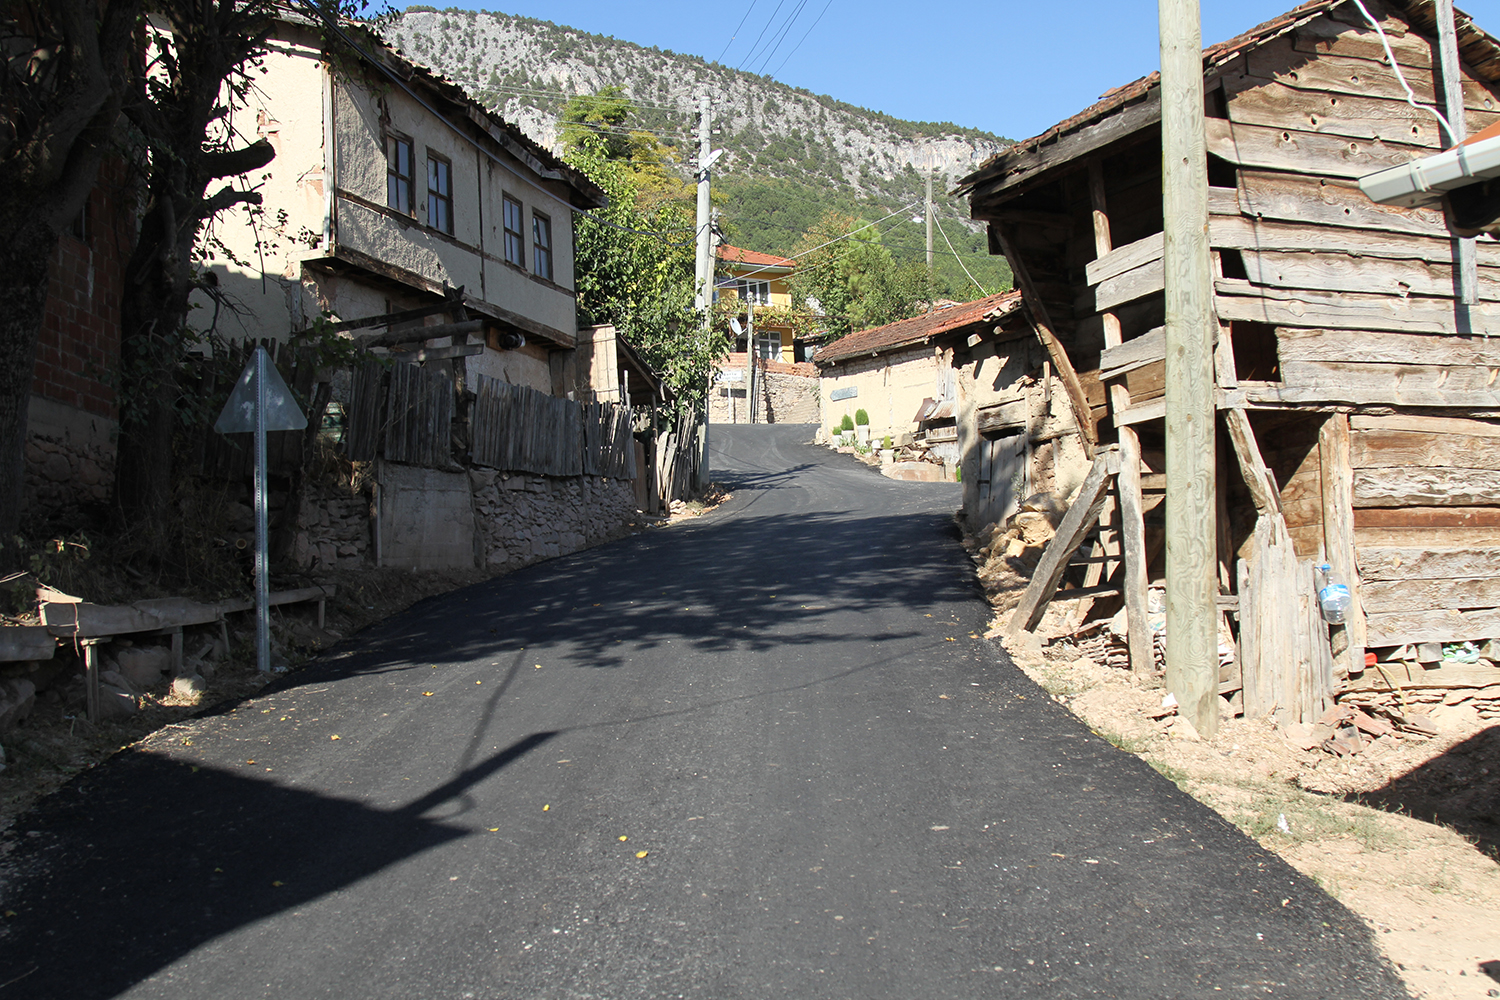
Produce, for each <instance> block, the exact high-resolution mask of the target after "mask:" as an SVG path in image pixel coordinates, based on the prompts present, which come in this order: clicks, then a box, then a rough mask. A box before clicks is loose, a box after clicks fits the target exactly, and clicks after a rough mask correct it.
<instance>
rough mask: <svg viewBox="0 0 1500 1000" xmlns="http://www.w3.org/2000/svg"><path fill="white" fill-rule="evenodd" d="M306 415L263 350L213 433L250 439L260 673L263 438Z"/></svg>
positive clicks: (266, 579) (265, 635) (266, 585)
mask: <svg viewBox="0 0 1500 1000" xmlns="http://www.w3.org/2000/svg"><path fill="white" fill-rule="evenodd" d="M306 426H307V417H306V416H304V415H303V413H302V410H301V409H300V408H299V407H298V406H297V403H296V400H295V399H293V398H292V391H291V390H290V389H288V388H287V384H286V382H285V381H284V380H283V379H282V377H281V373H280V372H278V371H277V370H276V366H275V365H273V364H272V363H271V358H270V356H269V355H267V354H266V349H265V348H264V347H257V348H256V349H255V354H254V355H252V356H251V358H250V360H249V361H248V362H246V363H245V370H244V371H243V372H241V373H240V379H239V381H238V382H236V383H235V386H234V391H233V392H231V393H230V394H229V400H228V402H226V403H225V404H224V410H223V412H221V413H220V414H219V419H218V420H216V421H214V430H216V431H218V432H219V433H220V434H236V433H244V432H246V431H249V432H250V433H252V434H254V435H255V664H256V667H257V668H259V669H260V671H261V672H262V673H269V672H270V670H271V554H270V533H269V531H268V530H267V524H268V522H269V520H270V517H269V513H270V512H269V508H270V502H269V500H270V498H269V494H268V492H267V489H266V434H267V432H269V431H300V430H302V429H303V428H305V427H306Z"/></svg>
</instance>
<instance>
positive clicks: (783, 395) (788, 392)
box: [761, 372, 819, 424]
mask: <svg viewBox="0 0 1500 1000" xmlns="http://www.w3.org/2000/svg"><path fill="white" fill-rule="evenodd" d="M761 385H763V386H764V387H765V393H764V394H763V395H762V396H761V408H762V409H761V411H762V412H763V413H765V415H766V422H767V423H771V424H815V423H817V422H818V417H819V402H818V380H817V378H816V377H808V376H806V375H794V374H790V373H786V372H766V373H765V379H764V380H763V381H762V382H761Z"/></svg>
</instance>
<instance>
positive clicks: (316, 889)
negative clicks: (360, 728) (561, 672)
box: [0, 732, 556, 1000]
mask: <svg viewBox="0 0 1500 1000" xmlns="http://www.w3.org/2000/svg"><path fill="white" fill-rule="evenodd" d="M555 735H556V734H555V733H550V732H540V733H533V734H532V735H530V736H527V737H525V738H524V739H521V740H518V741H516V742H515V743H512V744H511V745H510V746H508V747H506V748H505V749H503V750H501V751H499V752H497V753H495V754H493V755H491V756H489V757H486V758H485V759H483V760H481V761H478V762H477V763H474V764H471V765H469V766H468V767H466V768H465V769H464V770H462V771H460V772H459V773H458V774H457V775H455V776H454V777H453V778H452V779H451V780H449V781H447V782H445V783H444V784H442V785H440V786H439V787H437V788H434V789H433V790H432V791H430V792H428V793H427V794H425V795H423V796H422V797H421V798H418V799H416V800H414V801H412V802H410V803H408V804H407V805H405V806H402V807H400V808H397V809H391V810H384V809H377V808H372V807H370V806H368V805H363V804H361V803H358V802H352V801H347V800H343V799H337V798H332V797H328V796H323V795H316V794H312V793H309V792H304V791H299V790H297V789H295V788H289V787H287V786H285V785H283V784H277V783H273V782H272V781H269V780H266V779H263V778H260V777H251V776H250V775H251V774H253V773H254V771H255V768H254V767H253V766H251V767H247V768H246V769H245V771H244V772H243V773H239V772H233V771H228V770H223V769H219V768H212V767H197V766H193V765H190V764H188V763H184V762H179V761H173V760H171V759H169V758H167V757H164V756H162V755H160V754H154V753H149V752H145V751H141V750H129V751H126V752H124V753H122V754H120V755H119V756H117V757H116V758H114V759H113V760H111V761H110V764H109V766H108V767H106V768H101V769H100V770H99V771H97V772H95V773H94V774H92V775H89V776H86V777H84V778H81V779H80V780H78V781H76V782H74V783H73V784H71V785H69V786H68V787H67V788H66V789H64V790H63V791H62V792H60V793H59V794H57V795H56V796H54V797H52V798H51V799H49V800H48V801H47V802H46V803H45V804H44V805H43V806H42V808H41V809H39V810H38V811H37V812H36V813H34V814H32V815H31V816H30V817H29V818H28V819H29V822H27V823H26V825H25V828H24V833H25V836H26V841H27V842H26V844H25V848H26V849H25V850H24V851H17V852H15V853H14V854H12V856H11V857H10V858H9V859H7V861H8V866H9V867H11V868H12V870H11V871H9V872H5V871H3V869H0V875H3V876H4V878H5V880H6V881H7V882H9V883H10V884H9V885H8V886H6V885H3V884H0V888H3V889H5V891H4V892H3V893H0V899H3V900H4V902H3V904H0V913H3V914H4V918H5V919H4V920H3V921H0V997H4V996H18V997H20V996H25V997H47V998H59V1000H61V998H67V1000H104V998H107V997H113V996H116V995H118V994H119V993H121V992H123V991H124V990H125V989H127V988H128V987H130V986H132V985H134V984H136V983H138V982H140V981H141V980H143V979H145V978H147V977H149V976H151V975H152V974H153V973H155V972H156V971H157V970H159V969H161V968H163V967H165V966H167V965H168V964H170V963H171V962H173V961H174V960H176V959H177V958H180V957H181V956H183V955H185V954H187V953H188V952H190V951H192V950H193V949H195V948H198V947H200V946H201V945H203V944H205V943H207V942H209V941H212V940H213V939H215V938H217V937H219V936H220V935H223V934H227V933H229V932H230V931H233V930H235V929H236V928H239V927H242V926H244V925H246V924H249V923H252V922H254V921H257V920H261V919H263V918H266V917H269V916H271V915H273V914H277V913H281V912H283V911H286V910H291V909H295V908H296V907H298V906H300V905H303V904H305V903H308V902H310V901H311V900H314V899H317V898H318V897H320V896H324V895H326V894H328V893H331V892H335V891H337V890H339V889H342V888H344V887H346V886H349V885H351V884H353V883H355V882H358V881H360V880H361V879H364V878H367V877H369V876H371V875H373V874H375V873H376V872H379V871H380V870H382V869H384V868H386V867H388V866H390V865H393V864H395V863H397V862H400V861H403V860H405V859H408V858H411V857H414V856H416V855H418V854H421V853H423V852H425V851H428V850H431V849H432V848H434V847H438V846H440V845H441V844H444V843H447V842H448V841H450V840H453V839H456V838H458V837H462V836H465V835H466V834H467V831H465V830H462V829H459V828H457V827H454V826H450V825H446V824H445V823H443V822H439V821H436V820H433V819H429V818H424V817H425V814H426V813H429V812H432V811H433V810H434V809H437V808H438V807H440V806H444V805H446V804H448V803H450V802H451V801H453V800H454V799H456V798H459V797H460V796H462V795H464V794H465V792H466V791H467V790H468V789H469V788H471V787H473V786H474V785H476V784H478V783H479V782H481V781H483V780H484V779H486V778H488V777H489V776H491V775H493V774H495V773H496V772H498V771H500V770H501V769H502V768H504V767H506V766H507V765H509V764H511V763H512V762H514V761H516V760H517V759H519V758H521V757H523V756H524V755H526V754H527V753H529V752H530V751H532V750H534V749H536V748H537V747H539V746H541V745H543V744H544V743H546V742H547V741H548V740H550V739H552V738H553V736H555ZM143 812H144V813H145V815H142V814H143ZM309 830H314V831H317V837H316V838H308V837H307V832H308V831H309ZM84 844H87V847H86V849H85V850H83V851H82V852H81V853H80V850H79V849H80V847H82V846H83V845H84ZM288 844H299V845H307V844H313V845H315V846H314V847H313V848H311V849H306V848H305V847H299V849H298V850H297V851H296V852H291V851H289V850H288V849H287V845H288ZM38 845H39V846H38ZM54 850H56V851H57V852H58V853H59V854H60V855H61V856H51V855H53V852H54ZM23 857H24V864H25V866H26V870H24V871H16V870H14V869H15V867H16V865H17V863H18V861H20V859H21V858H23ZM35 873H44V874H40V875H37V874H35Z"/></svg>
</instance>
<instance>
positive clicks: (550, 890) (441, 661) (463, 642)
mask: <svg viewBox="0 0 1500 1000" xmlns="http://www.w3.org/2000/svg"><path fill="white" fill-rule="evenodd" d="M712 434H713V439H712V440H713V468H714V478H715V479H716V480H717V481H720V482H723V483H725V484H726V485H728V486H729V487H730V489H731V490H732V491H733V493H734V496H733V499H732V500H731V501H730V502H729V503H728V504H726V505H725V506H724V507H722V508H721V509H720V510H718V511H717V512H715V513H713V514H710V515H708V516H705V517H703V518H701V519H699V520H696V521H693V522H690V523H686V524H683V525H679V526H676V527H673V528H670V529H664V530H655V531H651V532H648V533H646V534H644V535H639V536H636V537H633V538H631V539H628V540H626V541H624V542H620V543H616V544H612V545H608V546H605V547H602V548H597V549H593V550H589V551H585V552H581V553H578V554H576V555H574V556H571V557H567V558H563V559H559V560H554V561H552V562H549V563H545V564H542V565H538V566H535V567H532V568H530V569H527V570H524V571H521V572H518V573H515V574H513V575H510V576H508V577H505V578H502V579H498V580H495V581H493V582H490V583H487V584H483V585H480V586H477V587H473V588H471V589H468V590H465V591H460V592H458V593H454V594H450V595H447V596H444V597H439V598H435V599H432V600H428V601H426V602H423V603H422V604H419V605H418V606H416V607H414V608H412V609H411V610H410V611H408V612H406V613H405V614H402V615H399V616H397V617H395V618H393V619H391V620H389V621H386V622H384V623H383V624H381V625H380V626H377V627H376V628H373V629H371V630H368V631H366V632H365V633H362V634H361V635H359V636H357V637H355V638H354V639H353V640H350V641H348V642H346V643H344V644H342V645H341V646H340V647H338V648H337V649H336V650H334V651H333V652H332V653H331V654H329V655H327V656H326V657H324V658H323V659H322V660H320V661H318V662H316V663H314V664H312V665H311V666H309V667H308V668H306V669H304V670H302V671H300V672H298V673H296V674H294V675H292V676H291V677H290V678H289V679H287V680H286V681H284V682H283V683H281V684H279V685H276V686H274V687H272V688H269V689H267V690H266V691H264V692H262V693H261V694H260V695H258V696H256V697H255V698H253V699H252V700H250V701H248V702H246V703H243V704H241V705H239V706H238V707H237V708H235V709H234V710H232V711H224V712H221V713H218V714H215V715H212V716H210V717H207V718H202V719H198V720H195V721H193V722H192V723H190V724H188V725H185V726H179V727H174V728H169V729H167V730H165V731H163V732H161V733H159V734H158V735H157V736H156V737H154V738H152V739H151V740H149V741H147V743H146V744H145V745H144V746H143V747H140V748H136V749H132V750H129V751H126V752H124V753H121V754H119V755H118V756H116V757H115V758H114V759H112V760H111V761H109V762H108V763H107V764H105V765H104V766H102V767H100V768H98V769H96V770H94V771H92V772H90V773H88V774H86V775H85V776H83V777H82V778H80V779H79V780H78V781H76V782H74V783H73V784H72V785H70V786H68V787H67V788H66V789H64V791H63V792H61V793H60V794H58V795H57V796H55V797H54V798H53V799H51V800H49V801H47V802H45V803H44V804H43V806H42V808H41V809H40V810H38V811H37V812H36V813H34V814H32V815H31V816H29V817H27V818H25V819H23V820H22V822H21V824H20V826H19V828H18V829H17V830H16V831H15V839H16V843H15V846H14V848H13V849H12V850H11V851H10V853H9V854H8V855H6V856H4V857H0V912H4V914H5V918H4V920H3V921H0V984H3V985H0V998H9V997H27V998H56V1000H103V998H106V997H115V996H126V997H142V998H144V997H163V998H165V997H171V998H209V997H213V998H259V997H276V998H311V997H331V998H341V1000H352V998H363V997H372V998H373V997H379V998H386V997H389V998H400V1000H422V998H434V1000H437V998H442V1000H456V998H470V997H472V998H517V1000H520V998H527V1000H530V998H538V1000H542V998H558V1000H565V998H567V1000H571V998H584V997H589V998H604V1000H637V998H656V997H690V998H699V1000H740V998H743V1000H767V998H795V1000H811V998H823V997H827V998H851V1000H867V998H900V1000H937V998H950V997H952V998H958V997H962V998H979V997H985V998H989V997H1035V998H1057V997H1085V996H1088V997H1092V996H1108V997H1138V998H1167V997H1208V996H1218V995H1223V996H1236V997H1250V996H1272V997H1306V998H1316V1000H1333V998H1339V997H1358V998H1360V1000H1376V998H1383V997H1395V996H1402V995H1404V994H1403V993H1402V990H1401V988H1400V986H1399V984H1398V981H1397V980H1396V979H1395V978H1394V977H1393V976H1392V975H1391V974H1390V973H1388V972H1387V971H1386V970H1385V969H1384V968H1383V967H1382V965H1381V963H1380V960H1379V959H1378V958H1377V955H1376V951H1375V949H1374V947H1373V945H1372V943H1371V940H1370V935H1369V932H1368V931H1367V930H1366V929H1365V928H1364V927H1363V925H1361V924H1360V923H1359V922H1358V921H1357V920H1356V919H1355V918H1354V917H1353V916H1352V915H1351V914H1350V913H1349V912H1348V911H1346V910H1345V909H1344V908H1343V907H1342V906H1340V905H1339V904H1338V903H1336V902H1334V901H1333V900H1332V899H1331V898H1330V897H1328V896H1327V895H1325V894H1324V893H1323V892H1322V891H1321V890H1320V889H1319V888H1318V887H1317V886H1316V885H1314V884H1313V883H1311V882H1310V881H1308V880H1307V879H1305V878H1304V877H1302V876H1301V875H1299V874H1297V873H1296V872H1295V871H1293V870H1292V869H1291V868H1289V867H1288V866H1287V865H1286V864H1284V863H1283V862H1282V861H1280V860H1279V859H1278V858H1277V857H1276V856H1274V855H1272V854H1270V853H1268V852H1266V851H1264V850H1262V849H1260V848H1259V847H1258V846H1257V845H1256V844H1255V843H1254V842H1252V841H1251V840H1249V839H1247V838H1245V837H1244V836H1242V835H1241V834H1240V833H1239V832H1237V831H1236V830H1235V829H1234V828H1232V827H1231V826H1230V825H1229V824H1227V823H1226V822H1224V821H1222V820H1221V819H1219V818H1218V816H1216V815H1215V814H1213V813H1211V812H1209V811H1208V810H1207V809H1206V808H1205V807H1203V806H1201V805H1199V804H1198V803H1196V802H1194V801H1193V800H1192V799H1190V798H1189V797H1188V796H1187V795H1185V794H1183V793H1181V792H1179V791H1178V789H1177V788H1176V787H1175V786H1174V785H1173V784H1172V783H1171V782H1169V781H1168V780H1166V779H1165V778H1163V777H1161V776H1159V775H1158V774H1156V773H1155V772H1154V771H1152V770H1151V769H1150V768H1149V767H1147V766H1146V765H1145V764H1143V763H1141V762H1140V761H1139V760H1138V759H1137V758H1135V757H1134V756H1132V755H1130V754H1127V753H1124V752H1122V751H1120V750H1117V749H1116V748H1114V747H1113V746H1111V745H1110V744H1109V743H1107V742H1106V741H1105V740H1104V739H1102V738H1101V737H1099V736H1096V735H1094V734H1093V733H1091V732H1089V731H1088V730H1087V729H1086V728H1085V727H1084V726H1083V725H1082V724H1081V723H1080V722H1078V721H1077V720H1076V719H1074V718H1073V716H1071V715H1070V714H1069V713H1068V712H1067V711H1066V710H1065V709H1064V708H1062V707H1061V706H1059V705H1057V704H1055V703H1054V702H1053V701H1051V700H1050V699H1049V698H1048V696H1047V695H1046V694H1045V693H1044V692H1043V691H1042V690H1041V689H1039V688H1038V687H1036V686H1035V685H1034V684H1033V683H1032V682H1030V681H1029V680H1027V679H1026V678H1025V677H1024V676H1023V675H1022V674H1021V673H1020V672H1019V671H1018V670H1016V669H1015V668H1014V667H1013V666H1011V665H1010V663H1009V661H1008V660H1007V658H1006V656H1005V654H1004V653H1003V652H1002V651H1001V650H1000V648H999V647H998V645H996V644H994V643H993V642H991V641H989V640H986V639H983V638H981V637H980V636H981V635H982V633H983V632H984V629H985V625H986V622H987V619H988V609H987V607H986V605H985V604H984V602H983V601H982V599H981V598H980V597H979V595H978V592H977V589H976V587H975V585H974V583H973V582H972V572H971V569H970V566H969V564H968V562H967V560H966V558H965V557H964V554H963V552H962V550H961V549H960V547H959V545H958V538H957V533H956V530H955V528H954V527H953V524H952V520H951V515H952V512H953V510H954V508H956V507H957V506H958V503H959V494H958V492H957V488H956V487H955V486H953V485H952V484H920V483H901V482H893V481H891V480H887V479H884V478H882V477H880V476H878V475H876V474H875V473H874V472H872V471H870V470H868V469H866V468H864V467H862V466H859V465H857V464H856V463H855V462H854V461H853V460H851V459H849V458H847V457H844V456H839V455H836V454H832V453H830V452H828V451H827V450H825V449H815V448H813V447H811V446H808V445H805V444H804V443H803V442H804V441H806V440H807V439H808V438H809V437H810V436H811V430H810V429H808V428H805V427H796V426H785V425H780V426H769V427H767V426H756V427H737V428H725V427H722V426H715V427H714V428H713V431H712Z"/></svg>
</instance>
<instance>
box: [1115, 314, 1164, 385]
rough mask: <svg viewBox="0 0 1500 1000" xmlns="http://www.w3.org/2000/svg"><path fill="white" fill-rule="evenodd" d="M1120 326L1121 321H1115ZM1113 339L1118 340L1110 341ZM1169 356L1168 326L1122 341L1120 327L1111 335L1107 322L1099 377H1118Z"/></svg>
mask: <svg viewBox="0 0 1500 1000" xmlns="http://www.w3.org/2000/svg"><path fill="white" fill-rule="evenodd" d="M1115 326H1116V327H1118V326H1119V321H1118V320H1116V321H1115ZM1111 340H1114V341H1116V342H1115V343H1110V341H1111ZM1166 357H1167V328H1166V327H1164V326H1158V327H1156V328H1155V329H1153V330H1147V331H1146V332H1145V333H1143V334H1141V335H1140V336H1139V337H1136V338H1135V339H1134V340H1126V341H1123V342H1121V341H1120V335H1119V332H1118V329H1117V330H1116V332H1115V336H1114V337H1113V338H1112V337H1110V331H1109V324H1108V323H1106V324H1105V332H1104V350H1102V351H1100V352H1099V377H1100V378H1101V379H1112V378H1118V377H1119V376H1121V375H1124V374H1125V373H1126V372H1129V371H1134V370H1135V369H1137V368H1143V367H1145V366H1146V365H1149V364H1152V363H1153V362H1156V361H1164V360H1166Z"/></svg>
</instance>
